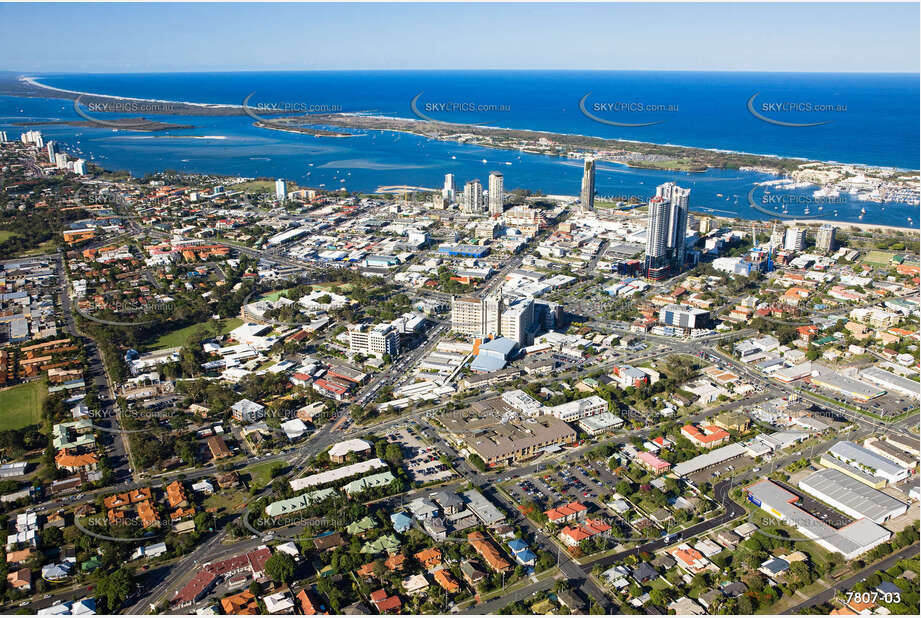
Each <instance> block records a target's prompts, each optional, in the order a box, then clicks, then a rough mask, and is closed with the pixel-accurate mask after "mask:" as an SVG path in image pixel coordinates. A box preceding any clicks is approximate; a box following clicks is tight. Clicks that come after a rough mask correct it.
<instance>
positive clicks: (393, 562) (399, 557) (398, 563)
mask: <svg viewBox="0 0 921 618" xmlns="http://www.w3.org/2000/svg"><path fill="white" fill-rule="evenodd" d="M384 566H385V567H387V568H388V569H390V570H391V571H402V570H403V569H404V568H405V567H406V556H404V555H403V554H394V555H392V556H389V557H388V558H387V559H386V560H384Z"/></svg>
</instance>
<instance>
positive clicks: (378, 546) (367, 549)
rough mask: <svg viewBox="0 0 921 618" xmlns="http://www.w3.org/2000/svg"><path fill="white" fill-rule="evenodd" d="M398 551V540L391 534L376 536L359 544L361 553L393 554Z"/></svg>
mask: <svg viewBox="0 0 921 618" xmlns="http://www.w3.org/2000/svg"><path fill="white" fill-rule="evenodd" d="M398 551H400V541H399V539H397V537H395V536H393V535H392V534H386V535H384V536H380V537H377V538H376V539H374V540H373V541H368V542H367V543H365V544H364V545H362V546H361V553H363V554H381V553H388V554H391V555H392V554H395V553H397V552H398Z"/></svg>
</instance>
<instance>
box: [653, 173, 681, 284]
mask: <svg viewBox="0 0 921 618" xmlns="http://www.w3.org/2000/svg"><path fill="white" fill-rule="evenodd" d="M690 194H691V190H690V189H685V188H682V187H679V186H678V185H676V184H675V183H673V182H667V183H665V184H663V185H659V186H658V187H656V196H655V197H654V198H652V199H651V200H649V214H648V217H647V220H646V221H647V224H646V276H647V277H648V278H650V279H656V280H659V279H665V278H666V277H667V276H668V275H669V274H670V273H671V274H677V273H679V272H681V271H682V269H683V268H684V261H685V243H686V240H687V234H688V202H689V197H690Z"/></svg>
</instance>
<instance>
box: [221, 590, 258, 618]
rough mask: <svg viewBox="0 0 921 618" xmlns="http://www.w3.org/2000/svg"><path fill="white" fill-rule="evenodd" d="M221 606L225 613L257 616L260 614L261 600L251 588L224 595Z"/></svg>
mask: <svg viewBox="0 0 921 618" xmlns="http://www.w3.org/2000/svg"><path fill="white" fill-rule="evenodd" d="M221 608H222V609H223V610H224V613H225V614H233V615H236V616H256V615H258V614H259V602H258V601H257V600H256V597H255V595H253V593H252V592H250V591H249V590H244V591H243V592H238V593H237V594H232V595H230V596H228V597H224V598H223V599H221Z"/></svg>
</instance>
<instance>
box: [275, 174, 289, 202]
mask: <svg viewBox="0 0 921 618" xmlns="http://www.w3.org/2000/svg"><path fill="white" fill-rule="evenodd" d="M275 199H276V200H278V201H279V202H284V201H285V200H286V199H288V183H287V182H285V181H284V180H282V179H281V178H279V179H278V180H276V181H275Z"/></svg>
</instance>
